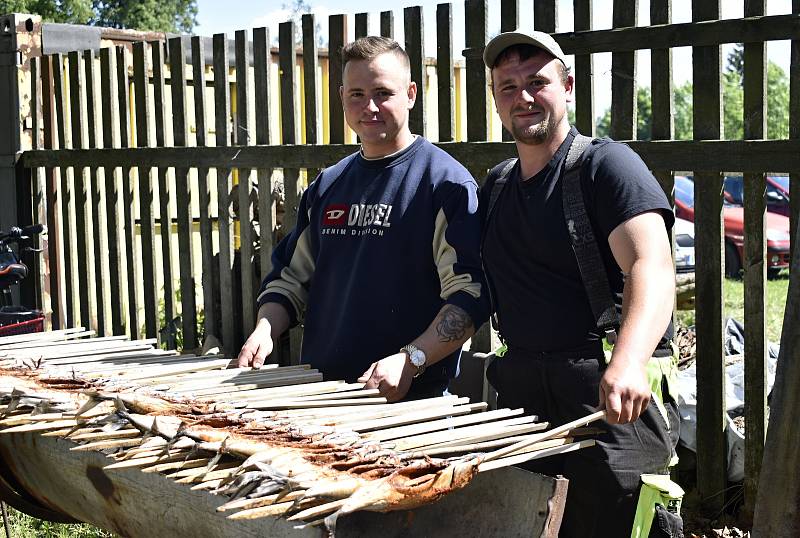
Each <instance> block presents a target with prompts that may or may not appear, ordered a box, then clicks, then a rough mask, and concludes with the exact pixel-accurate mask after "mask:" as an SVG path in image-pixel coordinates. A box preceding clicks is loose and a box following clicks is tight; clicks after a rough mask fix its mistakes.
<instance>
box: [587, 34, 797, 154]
mask: <svg viewBox="0 0 800 538" xmlns="http://www.w3.org/2000/svg"><path fill="white" fill-rule="evenodd" d="M743 72H744V49H743V48H742V47H741V46H739V47H736V48H734V50H733V51H732V52H731V53H730V54H729V55H728V65H727V68H726V70H725V72H724V73H722V76H721V86H722V109H723V138H724V139H726V140H741V139H742V138H744V127H743V125H744V119H743V113H744V112H743V111H744V92H743V90H742V77H743ZM692 92H693V88H692V83H691V82H688V81H687V82H685V83H683V84H681V85H680V86H678V87H676V88H675V89H674V92H673V99H674V101H673V103H674V116H673V117H674V125H675V135H674V136H675V139H676V140H691V139H692V124H693V121H692V108H693V106H692ZM766 100H767V114H766V116H767V133H766V134H767V138H770V139H780V138H788V137H789V79H788V77H787V76H786V73H785V72H784V71H783V69H781V67H780V66H779V65H778V64H776V63H775V62H769V63H768V64H767V94H766ZM650 103H651V99H650V89H649V88H646V87H645V88H639V89H638V91H637V93H636V104H637V138H638V139H639V140H650V136H651V135H650V133H651V132H652V118H651V115H652V111H651V108H650ZM610 127H611V110H606V111H605V113H604V114H603V116H601V117H600V118H598V120H597V133H598V136H603V135H607V134H608V133H609V132H610Z"/></svg>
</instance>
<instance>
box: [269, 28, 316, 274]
mask: <svg viewBox="0 0 800 538" xmlns="http://www.w3.org/2000/svg"><path fill="white" fill-rule="evenodd" d="M309 24H310V25H311V28H312V31H313V27H314V15H311V14H305V15H303V64H304V71H305V75H304V76H305V88H306V119H307V121H306V138H307V139H311V140H316V138H317V123H316V111H317V97H316V95H317V94H316V89H317V88H316V83H315V81H316V78H315V76H316V72H317V69H316V65H317V62H316V54H317V49H316V46H317V44H316V41H314V42H313V44H312V43H308V41H307V39H306V27H307V26H308V25H309ZM312 39H313V38H312ZM309 47H313V53H311V52H310V51H311V50H312V49H311V48H309ZM307 51H309V52H307ZM270 56H271V54H270V49H269V31H268V30H267V29H266V28H256V29H254V30H253V65H254V66H255V68H254V75H255V92H256V144H259V145H262V144H270V143H271V137H270V130H269V118H270V102H271V94H272V92H271V88H272V84H271V78H272V74H271V72H270V63H271V58H270ZM307 56H308V57H307ZM309 82H310V83H311V86H312V87H309ZM309 92H310V93H309ZM311 111H313V112H314V115H313V116H312V117H313V118H314V120H315V121H314V124H313V125H309V123H308V115H309V113H310V112H311ZM257 175H258V224H259V229H260V232H261V237H260V238H259V261H260V266H261V274H260V275H258V276H259V279H260V280H263V279H264V278H265V277H266V276H267V274H269V272H270V271H271V270H272V259H271V255H272V248H273V241H272V233H273V230H274V228H275V217H274V214H275V200H273V199H272V169H271V168H259V169H258V171H257Z"/></svg>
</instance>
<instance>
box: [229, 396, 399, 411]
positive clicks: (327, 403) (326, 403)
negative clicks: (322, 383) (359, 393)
mask: <svg viewBox="0 0 800 538" xmlns="http://www.w3.org/2000/svg"><path fill="white" fill-rule="evenodd" d="M385 403H386V398H383V397H380V398H342V399H340V400H338V399H330V400H310V401H309V400H267V401H266V402H248V404H247V405H246V406H245V407H246V408H247V409H264V410H266V409H310V408H316V407H327V408H330V407H338V406H343V405H377V404H385Z"/></svg>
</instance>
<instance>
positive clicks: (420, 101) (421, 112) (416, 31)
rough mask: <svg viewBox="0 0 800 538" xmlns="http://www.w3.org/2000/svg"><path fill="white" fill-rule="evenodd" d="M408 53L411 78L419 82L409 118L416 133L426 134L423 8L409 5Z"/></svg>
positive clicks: (410, 125) (409, 123)
mask: <svg viewBox="0 0 800 538" xmlns="http://www.w3.org/2000/svg"><path fill="white" fill-rule="evenodd" d="M403 14H404V24H405V27H404V32H405V40H406V46H405V49H406V53H407V54H408V59H409V60H410V61H411V80H412V81H414V82H416V83H417V100H416V102H415V103H414V108H412V109H411V114H410V115H409V119H408V126H409V127H410V128H411V132H412V133H414V134H418V135H422V136H425V132H426V124H427V119H426V117H425V79H426V78H427V77H426V76H425V43H424V39H425V38H424V34H423V29H422V8H421V7H419V6H414V7H407V8H405V9H404V10H403Z"/></svg>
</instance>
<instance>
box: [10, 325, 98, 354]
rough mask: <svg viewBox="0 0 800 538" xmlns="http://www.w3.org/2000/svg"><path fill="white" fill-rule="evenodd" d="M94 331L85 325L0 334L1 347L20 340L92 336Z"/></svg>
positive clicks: (37, 340) (32, 340)
mask: <svg viewBox="0 0 800 538" xmlns="http://www.w3.org/2000/svg"><path fill="white" fill-rule="evenodd" d="M93 334H95V333H94V331H86V330H84V328H83V327H75V328H72V329H60V330H56V331H47V332H41V333H26V334H15V335H12V336H0V349H2V348H3V347H5V346H7V345H9V344H15V343H20V342H40V341H43V340H67V339H69V338H82V337H84V336H92V335H93Z"/></svg>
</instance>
